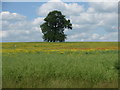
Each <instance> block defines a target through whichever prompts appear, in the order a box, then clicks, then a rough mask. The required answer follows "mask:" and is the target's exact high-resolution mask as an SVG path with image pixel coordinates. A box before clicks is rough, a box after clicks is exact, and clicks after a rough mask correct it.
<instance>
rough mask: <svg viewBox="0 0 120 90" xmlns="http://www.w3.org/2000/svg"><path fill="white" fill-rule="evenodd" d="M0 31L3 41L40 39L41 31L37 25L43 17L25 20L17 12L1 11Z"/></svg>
mask: <svg viewBox="0 0 120 90" xmlns="http://www.w3.org/2000/svg"><path fill="white" fill-rule="evenodd" d="M0 14H1V15H2V31H1V32H0V33H1V34H0V38H2V40H3V41H41V40H42V32H41V30H40V27H39V25H40V24H41V22H42V21H43V20H42V19H43V18H35V19H34V20H33V21H29V20H26V18H25V16H23V15H19V14H18V13H11V12H8V11H7V12H1V13H0Z"/></svg>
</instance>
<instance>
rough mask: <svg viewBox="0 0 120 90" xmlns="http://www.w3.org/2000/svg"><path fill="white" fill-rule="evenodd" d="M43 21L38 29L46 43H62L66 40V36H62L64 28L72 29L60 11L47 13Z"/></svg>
mask: <svg viewBox="0 0 120 90" xmlns="http://www.w3.org/2000/svg"><path fill="white" fill-rule="evenodd" d="M44 21H45V22H44V23H43V24H42V25H40V28H41V30H42V33H43V34H44V35H43V39H44V41H47V42H64V41H65V39H66V38H67V35H66V34H64V30H65V28H67V29H72V24H71V23H70V20H67V19H66V18H65V15H62V13H61V11H57V10H54V11H52V12H49V14H48V15H47V17H46V18H45V19H44Z"/></svg>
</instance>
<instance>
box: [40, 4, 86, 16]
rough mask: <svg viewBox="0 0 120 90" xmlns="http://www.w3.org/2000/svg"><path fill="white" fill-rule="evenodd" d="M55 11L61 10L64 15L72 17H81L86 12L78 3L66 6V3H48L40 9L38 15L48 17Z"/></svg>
mask: <svg viewBox="0 0 120 90" xmlns="http://www.w3.org/2000/svg"><path fill="white" fill-rule="evenodd" d="M53 10H60V11H62V13H63V14H65V15H67V16H70V15H79V14H80V13H81V12H83V11H84V8H83V6H82V5H78V4H77V3H70V4H66V3H64V2H47V3H45V4H43V5H41V6H40V7H39V8H38V15H40V16H46V15H47V14H48V13H49V12H50V11H53Z"/></svg>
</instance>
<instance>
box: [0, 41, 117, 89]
mask: <svg viewBox="0 0 120 90" xmlns="http://www.w3.org/2000/svg"><path fill="white" fill-rule="evenodd" d="M15 44H16V43H15ZM17 44H18V46H19V48H23V46H24V48H25V47H27V46H28V47H30V45H31V47H33V46H34V45H36V44H37V43H30V44H28V43H17ZM39 44H40V46H39V45H38V44H37V45H38V46H37V47H42V46H43V45H42V44H45V43H39ZM52 44H54V43H52ZM57 44H58V43H57ZM62 44H64V45H65V43H60V45H62ZM66 44H68V43H66ZM81 44H82V46H77V45H79V43H76V44H75V43H71V45H70V43H69V44H68V45H66V46H70V47H74V48H76V47H88V48H89V47H92V48H93V46H92V45H89V46H86V45H88V44H90V43H84V44H83V43H80V45H81ZM110 44H111V45H110ZM5 45H7V46H5ZM10 45H11V46H12V45H14V44H13V43H12V44H11V43H5V44H3V47H4V48H3V49H5V48H8V49H9V48H10V47H9V46H10ZM20 45H21V46H20ZM47 45H48V46H49V47H52V46H51V43H50V44H49V43H47ZM97 45H98V46H97ZM107 45H109V46H110V47H111V46H112V47H114V46H116V45H117V44H116V43H104V44H98V43H94V48H95V47H99V46H101V47H107ZM44 47H47V46H45V45H44ZM49 47H47V48H49ZM57 47H59V46H57ZM34 48H36V47H34ZM117 61H118V51H117V50H109V51H91V52H87V51H86V52H80V51H76V52H70V51H66V52H64V53H59V52H50V53H46V52H41V51H40V52H35V53H30V52H29V53H23V52H22V53H3V55H2V64H3V77H2V78H3V88H115V87H118V86H117V84H118V69H117V68H116V62H117Z"/></svg>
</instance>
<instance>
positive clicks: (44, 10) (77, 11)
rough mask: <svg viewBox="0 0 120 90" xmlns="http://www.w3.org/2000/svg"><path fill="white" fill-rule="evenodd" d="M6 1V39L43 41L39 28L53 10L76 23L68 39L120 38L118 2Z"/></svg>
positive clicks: (3, 37) (3, 35)
mask: <svg viewBox="0 0 120 90" xmlns="http://www.w3.org/2000/svg"><path fill="white" fill-rule="evenodd" d="M51 1H52V0H51ZM58 1H59V2H56V3H55V2H3V3H2V12H0V14H1V15H2V31H1V32H2V34H0V38H2V40H3V42H26V41H28V42H29V41H43V39H42V35H43V34H42V32H41V29H40V28H39V26H40V24H42V23H44V21H43V19H44V18H45V16H46V15H47V14H48V13H49V12H50V11H52V10H60V11H61V12H62V13H63V14H64V15H66V17H67V18H69V19H70V20H71V22H72V24H73V30H67V29H66V30H65V33H66V34H67V35H68V39H67V40H66V41H69V42H71V41H72V42H73V41H117V39H118V30H117V27H118V26H117V24H118V23H117V20H118V19H117V3H113V2H110V3H107V2H104V3H103V2H102V3H100V2H67V3H66V2H62V1H60V0H58Z"/></svg>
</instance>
